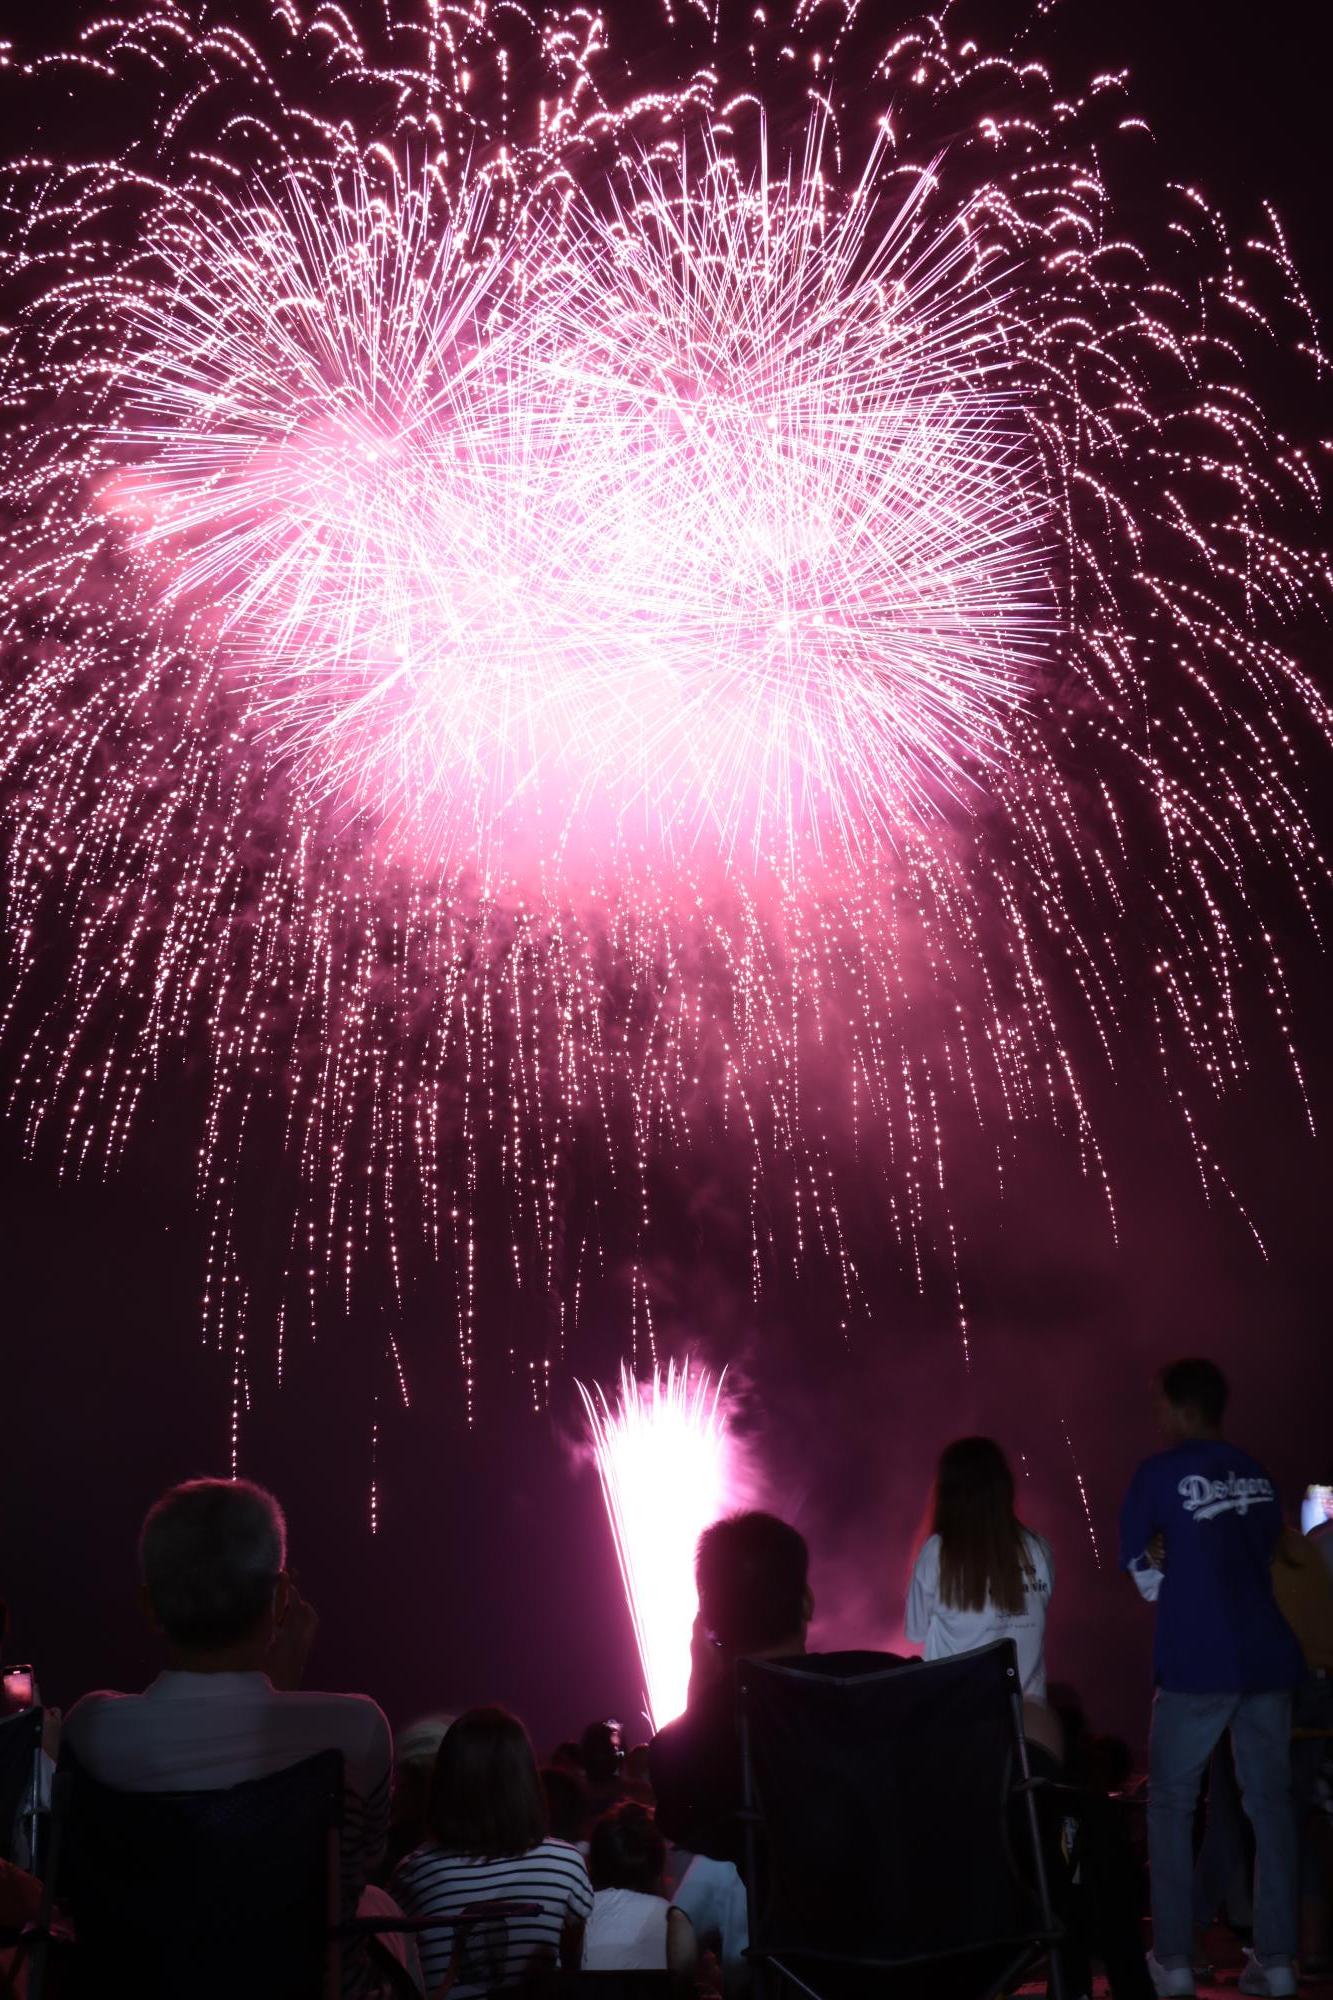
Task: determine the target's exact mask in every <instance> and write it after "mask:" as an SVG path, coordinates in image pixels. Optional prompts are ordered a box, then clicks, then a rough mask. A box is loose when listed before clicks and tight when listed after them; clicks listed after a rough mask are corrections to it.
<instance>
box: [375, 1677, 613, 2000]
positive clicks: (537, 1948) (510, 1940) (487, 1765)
mask: <svg viewBox="0 0 1333 2000" xmlns="http://www.w3.org/2000/svg"><path fill="white" fill-rule="evenodd" d="M427 1822H428V1826H429V1838H428V1839H427V1840H426V1841H425V1842H424V1844H423V1845H422V1846H420V1847H418V1848H417V1849H416V1851H415V1852H414V1853H412V1854H409V1855H408V1857H407V1859H406V1860H405V1861H403V1862H401V1863H400V1864H399V1866H398V1868H397V1869H396V1871H395V1872H394V1876H393V1879H392V1881H391V1883H390V1892H391V1894H392V1895H393V1896H394V1897H395V1898H396V1899H397V1901H398V1902H399V1903H400V1904H401V1905H402V1907H403V1909H404V1910H405V1911H406V1913H407V1915H408V1916H409V1917H432V1918H437V1919H438V1926H434V1925H433V1926H432V1928H431V1929H429V1930H427V1931H423V1932H422V1934H421V1967H422V1971H423V1973H424V1975H425V1981H426V1991H427V1993H433V1992H434V1991H435V1990H436V1988H437V1987H438V1986H439V1985H440V1984H441V1982H442V1981H443V1980H444V1979H445V1977H446V1975H447V1974H448V1972H449V1969H450V1961H451V1958H452V1955H453V1948H454V1927H455V1921H456V1919H457V1918H458V1916H459V1915H460V1913H461V1912H462V1911H463V1910H465V1909H467V1908H468V1907H469V1906H470V1905H472V1904H474V1903H518V1904H527V1905H535V1906H536V1909H535V1913H529V1914H527V1915H524V1916H514V1915H510V1916H508V1917H496V1918H493V1919H483V1920H481V1921H479V1922H477V1923H476V1924H474V1925H473V1926H472V1927H471V1928H470V1930H469V1931H468V1934H467V1937H466V1940H465V1942H464V1946H463V1950H462V1956H461V1963H460V1964H459V1967H458V1983H457V1984H456V1985H455V1986H454V1987H453V1988H452V1989H451V1991H452V1994H453V1996H454V2000H475V1996H479V1995H482V1994H489V1993H499V1992H503V1991H504V1990H505V1989H506V1988H507V1987H513V1986H519V1985H522V1984H523V1983H524V1981H525V1980H526V1979H528V1978H529V1977H530V1975H532V1974H533V1973H535V1972H536V1971H538V1970H539V1968H540V1967H541V1966H542V1965H543V1964H546V1965H550V1966H552V1967H554V1966H555V1964H556V1962H557V1960H560V1961H562V1962H563V1963H564V1964H566V1965H572V1966H575V1967H577V1966H578V1964H579V1962H580V1960H581V1957H582V1951H583V1931H584V1926H585V1925H586V1923H587V1921H588V1917H589V1914H590V1912H591V1910H592V1884H591V1882H590V1881H589V1880H588V1871H587V1869H586V1867H585V1866H584V1862H583V1856H582V1855H581V1854H580V1853H579V1852H578V1850H577V1848H574V1847H570V1846H568V1845H567V1844H566V1843H565V1842H564V1841H563V1840H552V1839H551V1838H550V1837H549V1835H548V1832H547V1806H546V1795H545V1793H544V1792H543V1790H542V1783H541V1779H540V1777H539V1776H538V1774H537V1761H536V1759H535V1758H534V1756H533V1754H532V1745H531V1743H530V1742H529V1741H528V1732H527V1730H526V1729H525V1728H524V1727H523V1724H522V1723H521V1722H519V1721H518V1720H517V1719H516V1717H514V1716H512V1715H509V1714H507V1713H506V1712H505V1710H504V1709H502V1708H472V1709H469V1710H468V1712H467V1714H466V1715H460V1716H459V1718H458V1720H457V1722H455V1723H453V1724H452V1725H451V1726H450V1728H449V1729H448V1731H447V1732H446V1734H445V1737H444V1741H443V1742H442V1743H441V1744H440V1749H439V1754H438V1756H437V1758H436V1760H435V1776H434V1779H433V1781H432V1784H431V1792H430V1801H429V1805H428V1807H427Z"/></svg>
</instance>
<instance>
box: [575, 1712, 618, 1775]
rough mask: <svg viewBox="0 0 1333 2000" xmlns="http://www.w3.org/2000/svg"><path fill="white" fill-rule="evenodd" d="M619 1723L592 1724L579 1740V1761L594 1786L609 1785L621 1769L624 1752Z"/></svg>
mask: <svg viewBox="0 0 1333 2000" xmlns="http://www.w3.org/2000/svg"><path fill="white" fill-rule="evenodd" d="M619 1734H620V1724H619V1723H618V1722H590V1723H589V1724H588V1727H587V1728H586V1729H585V1730H584V1732H583V1734H582V1736H580V1738H579V1761H580V1762H581V1764H582V1765H583V1768H584V1770H585V1771H586V1772H587V1774H588V1776H589V1777H590V1778H591V1779H592V1781H593V1783H594V1784H602V1785H604V1784H607V1783H609V1782H610V1780H611V1779H612V1778H614V1777H615V1775H616V1773H617V1772H618V1771H619V1769H620V1765H621V1759H622V1755H623V1752H622V1751H621V1748H620V1742H619Z"/></svg>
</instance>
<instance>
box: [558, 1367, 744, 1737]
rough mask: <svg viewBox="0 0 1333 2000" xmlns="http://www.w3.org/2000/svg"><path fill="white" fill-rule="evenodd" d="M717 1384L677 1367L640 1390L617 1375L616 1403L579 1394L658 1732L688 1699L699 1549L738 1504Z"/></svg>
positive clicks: (598, 1393) (658, 1372)
mask: <svg viewBox="0 0 1333 2000" xmlns="http://www.w3.org/2000/svg"><path fill="white" fill-rule="evenodd" d="M723 1385H724V1378H723V1377H721V1376H719V1377H718V1378H717V1380H716V1381H715V1380H714V1379H713V1377H712V1376H711V1375H710V1374H709V1373H708V1371H707V1369H701V1368H695V1369H693V1370H692V1369H691V1368H690V1365H689V1364H688V1363H686V1364H685V1365H684V1366H682V1367H680V1368H677V1366H676V1364H675V1362H674V1361H671V1362H668V1364H667V1367H666V1369H665V1371H663V1370H662V1369H659V1368H654V1370H653V1373H652V1376H651V1377H650V1378H649V1379H648V1380H647V1381H645V1382H638V1381H636V1380H635V1378H634V1375H633V1374H632V1372H631V1371H630V1370H629V1368H627V1367H624V1366H622V1368H621V1371H620V1390H619V1394H618V1396H617V1397H616V1398H615V1400H614V1402H613V1401H612V1399H611V1398H610V1397H608V1396H607V1394H606V1392H605V1391H604V1390H603V1389H601V1388H599V1387H598V1386H597V1384H595V1383H594V1385H593V1386H592V1388H591V1389H587V1388H585V1387H584V1385H583V1384H582V1383H581V1382H580V1383H579V1385H578V1387H579V1394H580V1396H581V1397H582V1399H583V1408H584V1414H585V1416H586V1417H587V1423H588V1434H589V1437H590V1439H591V1442H592V1450H593V1457H594V1461H595V1463H596V1466H597V1475H598V1478H599V1479H600V1480H601V1483H602V1497H603V1499H604V1500H605V1502H606V1512H607V1518H608V1520H609V1522H610V1524H611V1532H612V1536H613V1538H614V1541H615V1546H616V1558H617V1560H618V1562H619V1564H620V1574H621V1577H622V1579H623V1581H624V1585H625V1595H626V1598H627V1600H628V1603H629V1609H630V1616H631V1618H632V1620H633V1623H634V1637H635V1641H636V1643H637V1645H638V1649H639V1659H640V1662H641V1663H642V1666H643V1674H644V1683H645V1695H644V1703H645V1708H646V1712H647V1716H648V1720H649V1722H650V1723H651V1724H652V1727H653V1729H654V1730H657V1729H660V1728H661V1727H662V1725H663V1724H664V1723H667V1722H670V1721H671V1720H672V1718H673V1717H674V1716H677V1715H679V1714H681V1712H682V1711H683V1709H684V1707H685V1697H686V1695H687V1693H688V1691H689V1683H690V1637H691V1633H692V1631H693V1629H694V1617H695V1612H696V1610H697V1608H698V1606H697V1598H696V1594H695V1586H694V1551H695V1547H696V1545H697V1543H698V1540H699V1536H700V1535H701V1534H702V1533H703V1530H704V1529H705V1528H706V1527H708V1525H709V1524H710V1522H713V1521H716V1520H718V1519H720V1517H721V1516H722V1515H723V1514H725V1513H726V1511H727V1508H728V1505H731V1504H734V1503H735V1498H736V1480H735V1468H734V1464H733V1460H732V1451H731V1447H730V1445H729V1442H728V1436H727V1410H726V1403H725V1401H724V1398H723Z"/></svg>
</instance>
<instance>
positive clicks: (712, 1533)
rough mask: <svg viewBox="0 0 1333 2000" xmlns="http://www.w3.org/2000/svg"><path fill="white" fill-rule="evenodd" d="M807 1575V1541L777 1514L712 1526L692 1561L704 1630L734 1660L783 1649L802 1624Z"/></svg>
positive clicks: (752, 1515) (753, 1512)
mask: <svg viewBox="0 0 1333 2000" xmlns="http://www.w3.org/2000/svg"><path fill="white" fill-rule="evenodd" d="M809 1574H810V1551H809V1550H808V1549H807V1548H806V1545H805V1538H804V1536H802V1535H799V1534H798V1533H797V1531H796V1529H795V1528H791V1527H789V1526H788V1525H787V1523H786V1522H785V1521H780V1520H779V1519H778V1518H777V1516H776V1514H764V1513H761V1512H759V1511H758V1509H751V1510H750V1511H749V1512H748V1513H744V1514H729V1515H728V1516H727V1517H726V1518H725V1520H721V1521H714V1523H713V1525H712V1526H711V1528H705V1529H704V1531H703V1533H702V1535H700V1537H699V1547H698V1550H697V1552H696V1555H695V1559H694V1578H695V1582H696V1584H697V1585H698V1589H699V1610H700V1612H701V1614H702V1616H703V1621H704V1625H705V1627H706V1628H707V1630H708V1631H709V1632H710V1633H712V1635H713V1637H714V1638H715V1639H716V1640H717V1643H718V1645H719V1646H720V1647H721V1648H722V1650H723V1652H724V1653H727V1654H730V1655H731V1656H732V1657H737V1656H739V1655H741V1654H744V1653H748V1652H753V1651H756V1650H757V1649H758V1648H759V1647H761V1646H776V1645H780V1644H781V1642H782V1641H783V1640H784V1639H789V1638H790V1637H791V1636H792V1634H793V1633H794V1632H796V1631H798V1630H799V1629H800V1626H801V1625H802V1623H803V1622H804V1617H805V1594H806V1589H807V1585H808V1581H809Z"/></svg>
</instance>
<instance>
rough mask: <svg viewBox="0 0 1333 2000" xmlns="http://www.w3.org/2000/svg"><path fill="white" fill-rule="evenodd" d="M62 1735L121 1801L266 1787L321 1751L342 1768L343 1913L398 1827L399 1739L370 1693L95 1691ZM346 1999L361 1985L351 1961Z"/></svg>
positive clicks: (213, 1683) (245, 1682) (194, 1684)
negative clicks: (392, 1814)
mask: <svg viewBox="0 0 1333 2000" xmlns="http://www.w3.org/2000/svg"><path fill="white" fill-rule="evenodd" d="M62 1735H63V1738H64V1740H65V1742H67V1743H68V1744H69V1746H70V1748H71V1749H72V1750H73V1752H74V1754H75V1756H76V1757H77V1758H78V1760H79V1762H80V1763H81V1764H82V1765H83V1768H84V1769H85V1771H87V1772H88V1774H89V1776H90V1777H93V1778H96V1779H97V1780H98V1782H99V1783H100V1784H103V1785H110V1786H112V1787H113V1788H114V1789H115V1790H116V1791H120V1792H214V1791H221V1790H223V1789H224V1788H225V1787H226V1786H228V1785H241V1784H244V1783H246V1782H247V1780H249V1779H251V1778H269V1777H272V1776H273V1774H274V1773H275V1772H277V1771H285V1770H287V1769H288V1768H289V1767H290V1766H291V1765H293V1764H299V1763H301V1762H302V1761H303V1760H304V1759H305V1758H307V1757H313V1756H315V1755H316V1754H317V1753H318V1752H319V1751H321V1750H340V1751H341V1752H342V1760H343V1786H344V1804H343V1828H342V1904H343V1913H344V1915H346V1916H349V1917H350V1916H351V1915H353V1914H354V1913H355V1911H356V1907H357V1902H358V1899H359V1897H360V1894H361V1891H362V1889H363V1888H364V1887H365V1885H366V1879H367V1877H368V1876H369V1874H370V1872H371V1870H372V1868H373V1867H374V1866H375V1864H376V1862H377V1861H378V1860H379V1858H380V1856H381V1854H382V1853H383V1852H384V1842H385V1836H386V1835H387V1833H388V1830H389V1772H390V1768H391V1766H392V1762H393V1738H392V1736H391V1735H390V1733H389V1725H388V1723H387V1721H386V1720H385V1718H384V1715H383V1713H382V1711H381V1710H380V1709H379V1708H378V1707H377V1706H376V1704H375V1703H374V1702H373V1701H371V1699H370V1698H369V1696H368V1695H364V1694H317V1693H315V1692H313V1691H311V1692H309V1693H307V1692H305V1691H304V1690H301V1691H299V1692H295V1693H288V1692H287V1691H285V1690H284V1689H281V1688H275V1687H274V1685H273V1683H272V1681H270V1679H269V1677H268V1675H267V1674H262V1673H246V1674H191V1673H178V1672H175V1671H168V1672H167V1673H163V1674H159V1675H158V1677H157V1679H156V1680H155V1681H154V1682H153V1683H152V1685H151V1686H150V1687H147V1688H145V1689H144V1692H143V1693H142V1694H86V1695H85V1696H84V1697H83V1699H82V1701H79V1702H76V1703H75V1705H74V1707H73V1708H72V1709H71V1710H70V1712H69V1714H68V1715H67V1716H66V1717H65V1722H64V1727H63V1731H62ZM345 1957H346V1960H347V1967H348V1972H347V1977H346V1979H345V1981H344V1988H345V1990H355V1989H356V1987H357V1986H358V1985H359V1984H360V1983H362V1981H363V1978H364V1967H363V1965H362V1963H361V1960H362V1955H361V1954H360V1953H347V1954H345Z"/></svg>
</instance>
